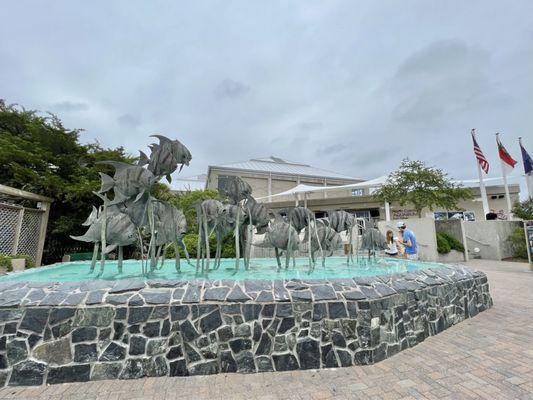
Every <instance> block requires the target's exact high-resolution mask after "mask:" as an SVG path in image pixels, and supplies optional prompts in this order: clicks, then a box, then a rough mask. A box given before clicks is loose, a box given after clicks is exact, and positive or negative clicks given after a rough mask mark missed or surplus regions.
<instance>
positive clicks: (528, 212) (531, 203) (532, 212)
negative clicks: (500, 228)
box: [512, 198, 533, 220]
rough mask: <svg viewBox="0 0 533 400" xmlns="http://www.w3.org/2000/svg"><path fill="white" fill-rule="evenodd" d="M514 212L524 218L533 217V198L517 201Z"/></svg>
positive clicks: (516, 215)
mask: <svg viewBox="0 0 533 400" xmlns="http://www.w3.org/2000/svg"><path fill="white" fill-rule="evenodd" d="M512 212H513V214H514V216H515V217H518V218H520V219H523V220H529V219H533V199H532V198H529V199H527V200H524V201H521V202H520V201H519V202H516V203H515V205H514V207H513V211H512Z"/></svg>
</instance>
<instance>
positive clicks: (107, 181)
mask: <svg viewBox="0 0 533 400" xmlns="http://www.w3.org/2000/svg"><path fill="white" fill-rule="evenodd" d="M99 174H100V178H101V179H102V187H101V188H100V193H105V192H109V191H110V190H111V189H113V187H114V186H115V180H114V179H113V178H111V177H110V176H109V175H107V174H104V173H103V172H99Z"/></svg>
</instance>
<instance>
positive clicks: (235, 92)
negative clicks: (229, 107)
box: [214, 79, 250, 100]
mask: <svg viewBox="0 0 533 400" xmlns="http://www.w3.org/2000/svg"><path fill="white" fill-rule="evenodd" d="M249 91H250V87H249V86H247V85H245V84H243V83H241V82H238V81H234V80H232V79H224V80H222V81H221V82H220V83H219V84H218V85H217V86H216V87H215V90H214V95H215V98H216V99H218V100H224V99H236V98H239V97H242V96H244V95H245V94H247V93H248V92H249Z"/></svg>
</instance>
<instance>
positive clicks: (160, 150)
mask: <svg viewBox="0 0 533 400" xmlns="http://www.w3.org/2000/svg"><path fill="white" fill-rule="evenodd" d="M152 137H156V138H158V139H159V144H156V143H153V144H151V145H150V150H151V153H150V157H148V156H147V155H146V154H145V153H143V152H142V151H141V152H140V157H139V166H144V165H148V166H147V168H148V170H149V171H151V172H152V173H153V174H154V175H155V176H157V177H160V176H165V177H166V178H167V181H168V182H169V183H171V182H172V178H171V176H170V175H171V174H172V173H173V172H174V171H176V169H177V168H178V165H180V169H179V172H181V170H182V168H183V166H184V165H187V166H188V165H189V163H190V161H191V160H192V155H191V152H190V151H189V149H187V147H185V145H184V144H183V143H181V142H180V141H179V140H170V139H169V138H167V137H166V136H162V135H152Z"/></svg>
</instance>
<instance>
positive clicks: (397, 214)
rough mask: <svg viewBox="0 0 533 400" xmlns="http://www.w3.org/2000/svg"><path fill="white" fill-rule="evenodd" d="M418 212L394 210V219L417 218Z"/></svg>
mask: <svg viewBox="0 0 533 400" xmlns="http://www.w3.org/2000/svg"><path fill="white" fill-rule="evenodd" d="M416 217H418V213H417V212H416V211H415V210H392V219H407V218H416Z"/></svg>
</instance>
